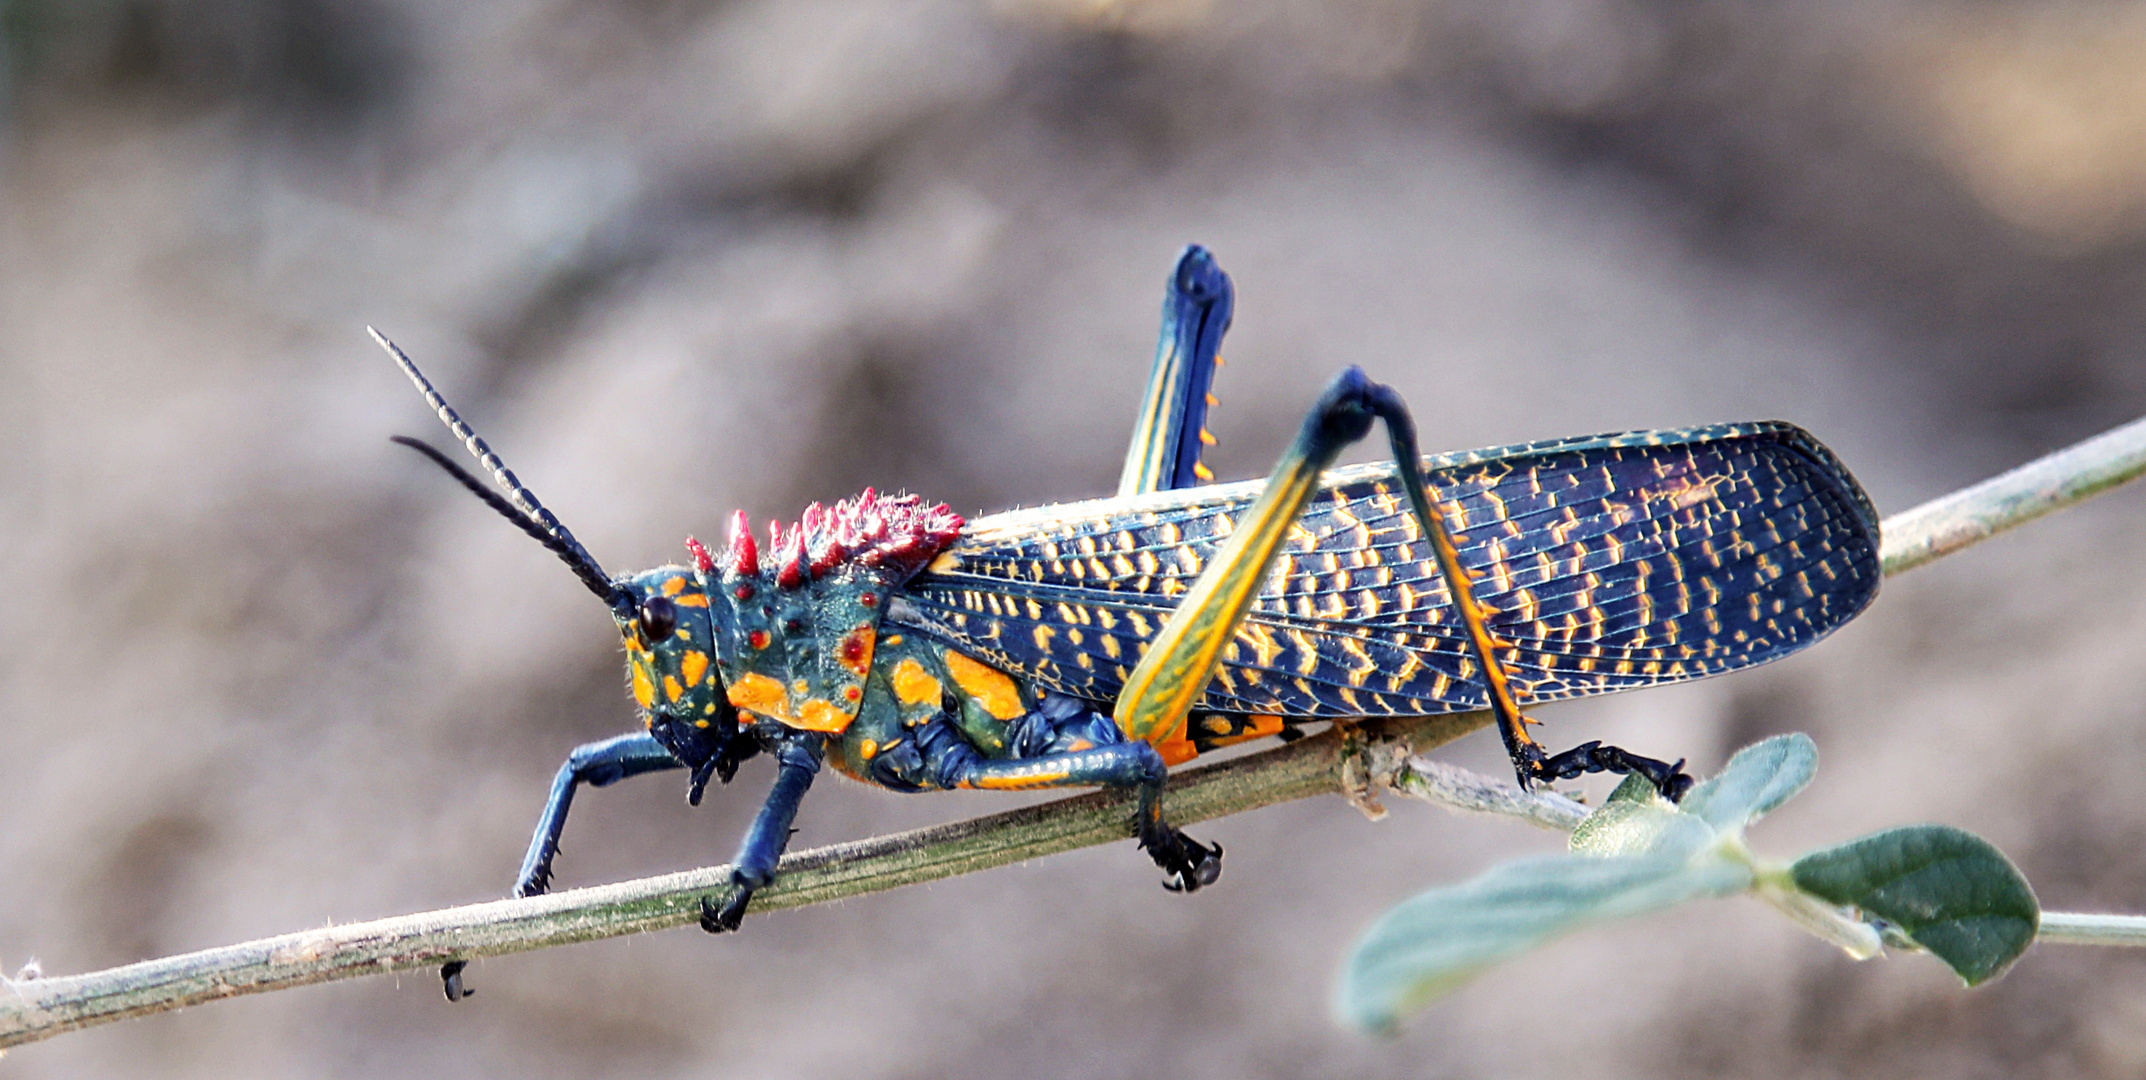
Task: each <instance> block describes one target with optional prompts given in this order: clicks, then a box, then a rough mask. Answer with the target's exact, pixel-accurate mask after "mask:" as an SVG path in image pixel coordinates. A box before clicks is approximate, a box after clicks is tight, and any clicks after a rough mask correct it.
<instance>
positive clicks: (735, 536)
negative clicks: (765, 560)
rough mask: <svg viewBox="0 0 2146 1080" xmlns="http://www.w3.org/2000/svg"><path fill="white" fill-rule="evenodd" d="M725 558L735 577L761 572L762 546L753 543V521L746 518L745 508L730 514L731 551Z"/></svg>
mask: <svg viewBox="0 0 2146 1080" xmlns="http://www.w3.org/2000/svg"><path fill="white" fill-rule="evenodd" d="M724 560H725V562H726V563H727V565H726V566H725V569H726V570H728V571H729V572H730V573H731V575H732V576H734V577H757V576H759V574H760V548H759V547H758V546H757V545H755V544H754V543H753V523H752V522H751V521H748V520H746V517H745V511H743V510H740V511H738V512H737V513H735V514H732V515H730V551H729V552H728V553H727V554H726V555H725V556H724Z"/></svg>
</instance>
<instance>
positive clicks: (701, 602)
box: [674, 593, 708, 608]
mask: <svg viewBox="0 0 2146 1080" xmlns="http://www.w3.org/2000/svg"><path fill="white" fill-rule="evenodd" d="M674 603H676V604H677V605H678V606H679V607H700V608H704V607H707V606H708V594H706V593H689V594H687V595H685V596H681V597H679V598H678V599H677V600H676V601H674Z"/></svg>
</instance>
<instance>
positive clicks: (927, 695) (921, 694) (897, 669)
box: [894, 657, 940, 705]
mask: <svg viewBox="0 0 2146 1080" xmlns="http://www.w3.org/2000/svg"><path fill="white" fill-rule="evenodd" d="M894 696H895V698H897V699H898V700H900V701H901V703H902V704H904V705H921V704H923V703H924V702H927V701H937V700H939V698H940V692H939V680H937V679H934V678H932V677H931V673H930V672H928V671H925V670H924V665H922V664H919V663H917V662H916V661H915V660H914V659H912V658H909V657H903V658H902V662H901V663H899V664H896V665H894Z"/></svg>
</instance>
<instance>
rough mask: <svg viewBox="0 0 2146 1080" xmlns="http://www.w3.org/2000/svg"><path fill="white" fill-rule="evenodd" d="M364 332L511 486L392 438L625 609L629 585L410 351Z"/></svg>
mask: <svg viewBox="0 0 2146 1080" xmlns="http://www.w3.org/2000/svg"><path fill="white" fill-rule="evenodd" d="M365 332H366V333H368V334H371V335H372V336H373V340H374V341H377V342H379V343H380V347H381V348H383V349H386V350H387V351H388V355H389V356H392V357H394V358H395V363H397V364H399V365H401V367H402V373H403V374H405V375H408V376H409V377H410V381H411V382H412V383H415V384H416V385H417V390H418V392H419V393H421V394H423V395H424V396H425V403H426V404H427V405H430V406H432V408H433V409H434V411H436V412H438V413H439V416H440V423H443V424H446V425H447V430H449V431H452V432H454V434H455V438H457V439H460V440H461V441H462V445H463V446H465V447H468V448H469V452H470V453H471V454H472V455H474V456H475V457H476V458H477V463H478V464H480V465H482V466H484V468H485V471H486V472H489V473H491V474H492V479H493V480H494V481H496V482H497V483H498V484H499V486H500V487H501V488H502V489H504V490H505V491H506V497H504V498H502V497H501V496H500V495H499V493H498V492H495V491H492V490H490V489H489V488H487V487H485V486H484V482H483V481H481V480H479V479H477V478H476V477H474V476H472V475H470V474H469V473H468V472H466V471H464V470H463V469H462V468H461V467H460V466H458V465H456V464H455V463H454V462H452V461H449V460H448V459H447V455H445V454H443V453H441V452H440V451H439V450H437V449H436V448H434V447H433V446H432V445H431V444H429V443H426V442H424V441H423V440H420V439H413V438H410V437H409V436H407V435H397V436H394V437H393V439H392V441H394V442H397V443H400V444H402V445H404V446H407V447H409V448H410V449H412V450H416V451H417V452H419V453H421V454H423V455H425V456H426V457H428V458H431V459H432V462H433V464H435V465H438V466H439V467H440V468H442V469H445V470H447V472H448V474H449V475H451V476H453V477H454V478H455V479H457V480H459V481H461V482H462V486H463V487H465V488H468V489H469V490H470V493H471V494H474V495H476V496H477V497H478V498H480V499H482V500H484V503H485V505H486V506H489V507H491V508H492V509H494V510H496V511H498V512H499V513H500V514H501V515H502V516H504V517H506V518H507V519H508V520H509V521H512V522H514V523H515V524H516V525H517V526H519V527H520V528H521V530H522V531H523V532H526V533H528V534H529V535H530V536H531V537H533V538H535V539H536V541H537V542H538V543H541V544H543V545H544V546H545V547H546V548H549V549H550V550H551V551H552V553H553V554H555V555H557V556H559V558H560V559H561V560H563V561H564V562H565V563H566V565H567V566H568V567H570V568H571V569H572V570H573V571H574V574H575V575H576V576H577V577H579V578H581V581H582V584H584V585H587V586H588V587H589V591H591V592H593V593H595V594H596V595H597V597H599V598H600V599H602V600H603V602H604V603H605V604H607V605H609V606H611V607H612V608H623V607H624V606H626V605H628V604H629V603H630V600H629V598H628V597H627V595H626V592H625V590H623V589H621V588H619V587H618V586H617V585H614V584H612V582H611V578H610V575H608V574H605V573H604V568H603V567H602V566H600V565H598V564H597V562H596V559H595V557H594V556H591V555H590V554H589V552H588V549H587V548H584V547H582V546H581V541H579V540H576V539H574V534H573V533H572V532H570V531H568V529H567V527H566V526H565V525H563V524H561V523H560V522H559V519H558V518H556V517H554V516H552V512H551V511H549V510H546V509H545V508H544V504H543V503H542V502H540V501H538V499H537V497H536V492H534V491H531V490H529V489H528V488H526V487H524V486H522V482H521V480H520V479H519V478H518V477H516V476H515V475H514V471H513V470H512V469H509V468H507V463H506V462H504V461H501V460H500V458H499V455H498V454H495V453H493V452H492V448H491V447H490V446H488V445H486V443H485V441H484V439H483V438H482V437H480V436H479V435H478V434H477V433H476V432H475V431H474V430H472V429H471V428H470V426H469V425H468V424H466V423H464V422H463V421H462V417H461V416H460V415H459V414H457V413H456V412H455V411H454V408H453V407H452V406H450V405H448V404H447V399H446V398H444V397H441V396H440V392H439V391H438V390H435V389H433V388H432V383H431V382H430V381H429V380H427V379H426V378H425V373H424V372H422V371H419V370H417V364H416V363H414V362H413V361H411V359H410V356H409V354H408V353H405V352H403V351H402V350H401V349H400V348H398V347H397V346H396V345H395V343H394V342H392V341H389V340H388V339H387V337H386V336H385V335H383V334H381V333H380V331H378V330H375V329H373V328H372V327H370V326H368V327H366V328H365Z"/></svg>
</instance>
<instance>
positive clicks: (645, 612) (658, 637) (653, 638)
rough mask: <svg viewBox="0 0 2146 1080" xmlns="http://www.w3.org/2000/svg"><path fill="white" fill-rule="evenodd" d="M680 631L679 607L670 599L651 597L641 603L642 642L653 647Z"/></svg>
mask: <svg viewBox="0 0 2146 1080" xmlns="http://www.w3.org/2000/svg"><path fill="white" fill-rule="evenodd" d="M677 629H678V605H676V604H673V603H671V601H670V599H669V598H668V597H662V596H651V597H649V598H648V599H646V600H643V601H641V640H643V641H646V642H648V643H649V644H651V645H653V644H655V643H656V642H659V641H662V640H664V639H665V638H668V637H670V636H671V632H672V631H674V630H677Z"/></svg>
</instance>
